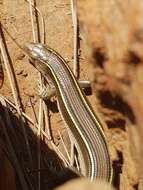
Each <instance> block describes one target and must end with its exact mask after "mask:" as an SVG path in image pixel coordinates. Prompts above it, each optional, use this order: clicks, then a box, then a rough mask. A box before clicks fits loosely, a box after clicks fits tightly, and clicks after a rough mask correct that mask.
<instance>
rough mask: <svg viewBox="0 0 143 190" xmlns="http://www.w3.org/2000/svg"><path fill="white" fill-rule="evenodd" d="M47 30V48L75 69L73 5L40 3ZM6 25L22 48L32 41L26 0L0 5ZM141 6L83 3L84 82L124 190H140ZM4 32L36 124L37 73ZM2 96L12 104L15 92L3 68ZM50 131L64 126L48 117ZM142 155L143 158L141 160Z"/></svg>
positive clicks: (94, 0)
mask: <svg viewBox="0 0 143 190" xmlns="http://www.w3.org/2000/svg"><path fill="white" fill-rule="evenodd" d="M37 7H38V8H39V9H40V11H41V12H42V14H43V16H44V19H45V26H46V44H48V45H49V46H50V47H52V48H53V49H55V50H56V51H58V52H59V53H60V54H61V55H62V56H63V57H64V58H65V59H66V60H67V61H68V64H69V66H70V67H71V68H72V67H73V64H72V61H73V27H72V19H71V10H70V1H69V0H58V1H57V0H52V1H50V0H48V1H47V0H43V1H37ZM0 10H1V11H0V18H1V22H2V25H3V26H4V28H6V30H7V31H8V32H9V33H10V34H11V36H12V37H13V38H14V39H15V40H16V41H17V42H18V43H19V44H20V46H21V47H23V46H24V44H25V43H26V42H29V41H33V38H32V30H31V22H30V17H29V15H30V14H29V5H28V3H26V2H25V1H23V0H13V1H11V0H0ZM142 16H143V5H142V3H141V2H140V1H130V3H129V4H128V1H127V0H126V1H124V2H122V1H120V0H119V1H118V2H116V1H111V0H110V1H106V0H101V1H100V0H90V1H89V0H84V1H83V0H79V1H78V20H79V33H80V55H79V63H80V79H84V80H90V81H91V85H92V94H91V95H90V96H88V99H89V101H90V103H91V105H92V107H93V109H95V110H97V109H98V112H99V113H100V115H101V118H102V119H103V121H104V122H106V124H107V127H106V126H105V128H104V130H105V135H106V137H107V141H108V144H109V149H110V155H111V159H112V161H113V168H114V178H113V185H114V186H115V187H116V188H117V189H120V190H124V189H126V190H137V189H140V190H141V189H142V187H141V183H140V179H139V174H140V172H141V171H140V168H141V166H140V165H141V159H140V156H141V155H140V152H143V151H142V150H141V149H140V146H139V145H140V137H143V136H141V134H143V133H142V132H143V129H142V114H143V105H142V95H143V91H142V86H143V53H142V47H143V46H142V42H143V24H142V18H143V17H142ZM3 31H4V35H5V39H6V43H7V47H8V51H9V55H10V57H11V60H12V65H13V69H14V72H15V75H16V79H17V82H18V87H19V92H20V97H21V99H22V103H23V107H24V110H25V112H26V113H27V114H28V115H29V116H30V117H32V118H33V119H34V116H33V111H32V108H31V106H30V99H31V101H32V104H33V106H34V108H35V109H36V113H37V115H38V106H39V97H38V96H37V79H38V77H37V76H38V72H37V71H36V70H35V69H34V68H33V67H32V66H31V65H30V64H29V62H28V58H27V57H26V56H25V55H24V54H23V52H22V51H21V50H20V48H19V47H18V46H17V45H16V44H15V43H14V42H13V40H12V39H11V38H10V37H9V35H8V34H7V33H6V32H5V30H3ZM4 73H5V75H4V85H3V87H2V88H1V89H0V93H1V94H2V95H4V96H6V97H7V98H9V99H10V100H12V101H13V99H12V93H11V88H10V85H9V81H8V78H7V75H6V71H5V68H4ZM50 115H51V124H52V126H53V127H52V130H53V134H54V136H55V138H57V139H58V138H59V137H58V134H57V129H60V128H61V126H62V125H63V123H62V122H61V117H60V115H59V113H58V112H56V113H53V112H52V111H50ZM142 155H143V154H142Z"/></svg>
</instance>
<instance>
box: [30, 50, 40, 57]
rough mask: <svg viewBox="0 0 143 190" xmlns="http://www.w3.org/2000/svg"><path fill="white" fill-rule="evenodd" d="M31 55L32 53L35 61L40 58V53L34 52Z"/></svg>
mask: <svg viewBox="0 0 143 190" xmlns="http://www.w3.org/2000/svg"><path fill="white" fill-rule="evenodd" d="M31 53H32V57H33V58H34V59H36V58H38V57H39V55H38V53H36V52H34V51H32V52H31Z"/></svg>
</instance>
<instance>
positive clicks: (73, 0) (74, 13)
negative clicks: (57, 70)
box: [71, 0, 79, 78]
mask: <svg viewBox="0 0 143 190" xmlns="http://www.w3.org/2000/svg"><path fill="white" fill-rule="evenodd" d="M71 11H72V21H73V28H74V39H73V44H74V56H73V57H74V60H73V64H74V65H73V73H74V75H75V76H76V77H77V78H78V76H79V73H78V25H77V6H76V0H71Z"/></svg>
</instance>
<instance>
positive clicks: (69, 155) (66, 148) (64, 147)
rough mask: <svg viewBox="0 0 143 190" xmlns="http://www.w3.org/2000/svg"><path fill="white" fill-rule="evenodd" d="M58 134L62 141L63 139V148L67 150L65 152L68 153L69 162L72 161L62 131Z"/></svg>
mask: <svg viewBox="0 0 143 190" xmlns="http://www.w3.org/2000/svg"><path fill="white" fill-rule="evenodd" d="M58 134H59V136H60V139H61V141H62V145H63V147H64V150H65V152H66V155H67V157H68V160H69V161H70V160H71V158H70V155H69V152H68V150H67V148H66V145H65V143H64V139H63V137H62V135H61V133H60V131H58Z"/></svg>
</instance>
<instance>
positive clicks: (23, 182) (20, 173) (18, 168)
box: [0, 98, 29, 190]
mask: <svg viewBox="0 0 143 190" xmlns="http://www.w3.org/2000/svg"><path fill="white" fill-rule="evenodd" d="M0 102H1V103H2V105H3V106H4V111H5V114H6V118H7V120H6V123H7V125H8V126H9V127H10V128H11V123H10V119H8V118H10V116H9V113H8V111H7V109H6V106H7V105H6V102H5V101H4V99H2V98H1V100H0ZM0 124H1V126H2V129H3V131H4V135H5V138H6V141H7V145H8V150H9V152H10V155H11V157H12V162H13V165H14V167H15V169H16V172H17V175H18V177H19V180H20V183H21V186H22V189H23V190H28V189H29V187H28V184H27V182H26V180H25V177H24V174H23V171H22V169H21V166H20V163H19V161H18V159H17V156H16V154H15V151H14V148H13V146H12V143H11V141H10V138H9V135H8V133H7V130H6V126H5V123H4V122H3V119H2V117H1V116H0Z"/></svg>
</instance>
